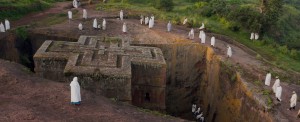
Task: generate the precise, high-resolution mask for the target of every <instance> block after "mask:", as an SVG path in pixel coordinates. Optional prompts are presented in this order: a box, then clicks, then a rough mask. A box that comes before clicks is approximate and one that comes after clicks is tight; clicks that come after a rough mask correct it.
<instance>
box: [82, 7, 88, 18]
mask: <svg viewBox="0 0 300 122" xmlns="http://www.w3.org/2000/svg"><path fill="white" fill-rule="evenodd" d="M82 18H83V19H87V12H86V10H85V9H83V10H82Z"/></svg>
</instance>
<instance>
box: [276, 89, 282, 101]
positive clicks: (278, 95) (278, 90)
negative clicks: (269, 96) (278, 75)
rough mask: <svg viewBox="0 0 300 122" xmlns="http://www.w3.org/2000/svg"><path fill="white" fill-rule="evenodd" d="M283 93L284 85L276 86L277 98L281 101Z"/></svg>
mask: <svg viewBox="0 0 300 122" xmlns="http://www.w3.org/2000/svg"><path fill="white" fill-rule="evenodd" d="M281 93H282V87H281V86H280V85H279V86H277V88H276V94H275V96H276V99H277V100H278V101H279V102H280V101H281Z"/></svg>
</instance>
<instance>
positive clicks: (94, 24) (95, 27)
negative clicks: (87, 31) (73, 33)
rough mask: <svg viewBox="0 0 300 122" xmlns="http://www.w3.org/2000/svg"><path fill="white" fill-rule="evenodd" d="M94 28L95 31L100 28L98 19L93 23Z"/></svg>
mask: <svg viewBox="0 0 300 122" xmlns="http://www.w3.org/2000/svg"><path fill="white" fill-rule="evenodd" d="M93 28H94V29H97V28H98V23H97V19H96V18H95V19H94V22H93Z"/></svg>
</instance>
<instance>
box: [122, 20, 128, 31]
mask: <svg viewBox="0 0 300 122" xmlns="http://www.w3.org/2000/svg"><path fill="white" fill-rule="evenodd" d="M122 32H123V33H127V25H126V23H125V22H124V23H123V28H122Z"/></svg>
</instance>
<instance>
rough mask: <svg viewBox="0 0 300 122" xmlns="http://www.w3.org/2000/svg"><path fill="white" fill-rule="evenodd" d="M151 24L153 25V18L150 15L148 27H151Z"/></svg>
mask: <svg viewBox="0 0 300 122" xmlns="http://www.w3.org/2000/svg"><path fill="white" fill-rule="evenodd" d="M153 26H154V20H153V18H152V17H151V18H150V20H149V28H153Z"/></svg>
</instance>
